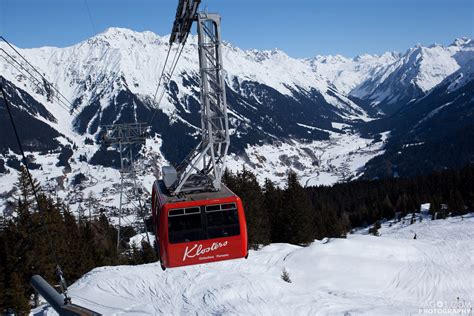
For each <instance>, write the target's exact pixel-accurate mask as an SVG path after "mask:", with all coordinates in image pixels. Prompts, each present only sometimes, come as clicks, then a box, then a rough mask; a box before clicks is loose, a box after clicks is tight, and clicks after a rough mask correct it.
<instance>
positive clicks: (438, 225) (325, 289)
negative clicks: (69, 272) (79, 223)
mask: <svg viewBox="0 0 474 316" xmlns="http://www.w3.org/2000/svg"><path fill="white" fill-rule="evenodd" d="M405 222H409V221H408V220H406V221H405ZM473 227H474V216H473V215H470V216H465V217H464V218H461V217H455V218H448V219H446V220H437V221H431V220H429V219H428V216H427V215H425V217H424V220H423V221H422V222H417V223H415V224H413V225H408V224H405V223H403V222H400V223H392V225H390V226H389V223H388V222H386V223H384V224H383V225H382V228H381V229H380V233H381V236H380V237H375V236H372V235H368V234H367V229H365V230H361V231H358V232H357V233H355V234H353V235H349V236H348V238H347V239H330V240H329V242H327V241H315V242H314V243H313V244H312V245H311V246H309V247H304V248H302V247H299V246H294V245H290V244H272V245H269V246H266V247H264V248H262V249H261V250H259V251H251V252H250V255H249V258H248V259H247V260H245V259H240V260H233V261H227V262H220V263H211V264H207V265H198V266H191V267H184V268H176V269H168V270H166V271H165V272H163V271H161V269H160V266H159V264H157V263H153V264H146V265H140V266H117V267H101V268H96V269H94V270H92V271H91V272H89V273H88V274H86V275H84V276H83V277H82V278H81V279H80V280H78V281H77V282H76V283H74V284H73V285H72V286H71V287H70V295H71V297H72V299H73V302H74V303H76V304H80V305H84V306H86V307H88V308H91V309H93V310H96V311H98V312H101V313H103V314H104V315H188V314H195V315H289V314H293V315H417V313H418V312H419V309H420V308H429V307H430V306H431V307H432V306H433V304H440V302H441V303H442V304H444V305H443V306H444V308H446V305H448V307H449V306H451V304H456V302H462V303H463V304H465V305H464V306H472V305H473V304H474V244H473V243H472V240H473V238H474V229H472V228H473ZM415 233H416V234H417V239H416V240H414V239H413V236H414V234H415ZM283 268H285V269H286V270H287V271H288V272H289V275H290V278H291V280H292V283H286V282H284V281H283V280H282V279H281V277H280V276H281V273H282V270H283ZM458 297H459V301H457V298H458ZM32 314H33V315H55V312H54V311H53V310H52V309H51V308H49V307H45V306H43V307H40V308H38V309H37V310H35V311H33V313H32ZM466 314H467V315H469V310H467V312H466ZM471 315H472V311H471Z"/></svg>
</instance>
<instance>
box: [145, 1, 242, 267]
mask: <svg viewBox="0 0 474 316" xmlns="http://www.w3.org/2000/svg"><path fill="white" fill-rule="evenodd" d="M199 3H200V0H180V1H179V4H178V9H177V11H176V19H175V22H174V24H173V30H172V32H171V36H170V47H171V45H172V44H173V43H179V44H182V45H184V43H185V42H186V38H187V37H188V35H189V32H190V29H191V25H192V23H193V22H194V21H196V22H197V29H198V51H199V69H200V77H201V78H200V79H201V80H200V81H201V82H200V88H201V91H200V94H201V111H200V112H201V141H200V143H199V144H198V145H197V147H196V148H195V149H194V150H193V151H192V152H191V153H190V154H189V155H188V156H187V157H186V158H185V159H184V161H183V162H182V163H181V164H180V165H178V166H177V167H176V168H174V167H171V166H164V167H163V168H162V179H160V180H157V181H155V183H154V184H153V188H152V213H153V221H154V226H155V236H156V237H155V238H156V240H155V242H156V243H155V247H156V249H157V252H158V255H159V257H160V262H161V266H162V268H163V269H165V268H171V267H180V266H186V265H193V264H200V263H209V262H214V261H222V260H228V259H237V258H244V257H245V258H246V257H247V256H248V241H247V226H246V221H245V214H244V209H243V206H242V201H241V200H240V198H239V197H238V196H237V195H235V194H234V193H233V192H232V191H231V190H229V189H228V188H227V187H226V186H225V185H223V184H222V181H221V180H222V175H223V172H224V170H225V162H226V156H227V151H228V149H229V145H230V136H229V121H228V117H227V104H226V85H225V80H224V70H223V66H222V53H221V44H222V42H221V34H220V23H221V18H220V16H219V15H218V14H215V13H197V8H198V5H199Z"/></svg>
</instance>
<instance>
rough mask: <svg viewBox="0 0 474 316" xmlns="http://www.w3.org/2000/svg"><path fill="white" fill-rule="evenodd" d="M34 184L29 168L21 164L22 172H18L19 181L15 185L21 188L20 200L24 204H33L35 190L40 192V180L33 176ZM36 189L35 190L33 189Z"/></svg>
mask: <svg viewBox="0 0 474 316" xmlns="http://www.w3.org/2000/svg"><path fill="white" fill-rule="evenodd" d="M32 181H33V186H32V185H31V182H30V178H29V176H28V170H27V169H26V168H25V167H24V166H21V168H20V173H19V174H18V179H17V182H16V183H15V186H16V187H17V188H18V189H19V190H20V198H19V200H20V202H21V203H23V204H31V203H33V201H34V199H35V195H34V192H37V193H39V192H40V185H39V182H38V181H37V180H36V179H34V178H33V177H32ZM33 189H34V190H33Z"/></svg>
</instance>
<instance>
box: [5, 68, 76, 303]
mask: <svg viewBox="0 0 474 316" xmlns="http://www.w3.org/2000/svg"><path fill="white" fill-rule="evenodd" d="M5 87H6V84H5V78H3V77H2V83H1V85H0V90H1V93H2V97H3V102H4V103H5V107H6V109H7V112H8V116H9V118H10V122H11V124H12V128H13V133H14V134H15V139H16V142H17V144H18V148H19V149H20V153H21V156H22V159H23V165H24V166H25V169H26V172H27V175H28V181H29V182H30V185H31V188H32V190H33V195H34V198H35V200H36V204H37V207H38V210H39V212H40V218H41V222H42V224H43V226H44V227H45V230H46V238H47V239H48V241H49V246H50V248H51V249H50V250H51V254H52V255H53V261H54V264H55V275H56V277H57V279H58V282H59V285H60V288H61V292H62V294H63V295H64V302H65V303H66V304H67V303H68V302H70V301H71V299H70V298H69V296H68V292H67V284H66V280H65V279H64V276H63V272H62V270H61V266H60V265H59V263H58V256H57V253H56V248H54V246H53V239H52V237H51V233H50V231H49V229H48V228H47V227H46V226H47V224H46V221H45V219H44V210H43V208H42V207H41V206H42V205H41V203H40V199H39V195H38V191H37V190H36V187H35V184H34V182H33V178H32V176H31V172H30V168H29V167H28V159H27V158H26V155H25V151H24V150H23V145H22V143H21V140H20V136H19V134H18V130H17V128H16V124H15V120H14V119H13V115H12V111H11V106H10V102H9V101H8V99H7V94H6V93H5Z"/></svg>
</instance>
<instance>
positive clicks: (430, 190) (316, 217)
mask: <svg viewBox="0 0 474 316" xmlns="http://www.w3.org/2000/svg"><path fill="white" fill-rule="evenodd" d="M224 182H225V183H226V184H227V186H228V187H229V188H230V189H231V190H232V191H234V192H235V193H236V194H237V195H238V196H239V197H240V198H241V199H242V202H243V205H244V209H245V214H246V219H247V226H248V227H247V228H248V238H249V244H250V245H251V247H253V248H255V249H257V248H258V247H260V246H261V245H266V244H269V243H275V242H287V243H293V244H299V245H306V244H308V243H310V242H312V241H313V240H314V239H321V238H324V237H345V236H346V235H347V234H348V233H350V232H351V231H352V230H353V229H354V228H357V227H367V226H368V225H371V224H373V223H377V222H380V221H383V220H392V219H395V220H401V219H402V218H404V217H405V216H406V215H408V214H413V217H414V216H415V215H414V214H416V213H418V212H419V211H420V205H421V204H422V203H430V213H431V217H432V219H441V218H446V217H447V216H456V215H464V214H466V213H468V212H473V211H474V165H468V166H466V167H465V168H463V169H461V170H444V171H440V172H435V173H433V174H431V175H428V176H418V177H412V178H387V179H376V180H357V181H351V182H346V183H338V184H335V185H333V186H315V187H308V188H303V187H302V186H301V185H300V183H299V182H298V179H297V176H296V174H294V173H292V172H289V173H288V176H287V181H286V184H285V187H284V188H279V187H277V186H275V184H274V183H272V182H271V181H270V180H268V179H267V180H265V183H264V184H263V186H260V185H259V183H258V181H257V177H256V176H255V175H254V174H252V173H251V172H250V171H248V170H245V169H244V170H242V171H240V172H237V173H236V174H232V173H229V172H227V173H226V174H225V175H224Z"/></svg>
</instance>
